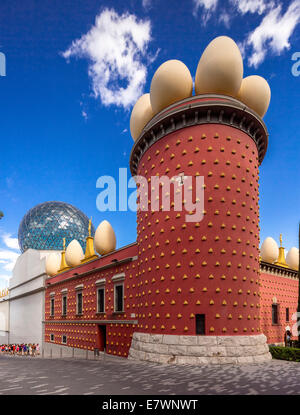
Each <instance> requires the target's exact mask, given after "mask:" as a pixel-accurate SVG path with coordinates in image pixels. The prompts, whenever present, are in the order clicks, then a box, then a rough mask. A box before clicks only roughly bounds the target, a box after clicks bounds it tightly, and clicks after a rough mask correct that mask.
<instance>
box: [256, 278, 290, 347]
mask: <svg viewBox="0 0 300 415" xmlns="http://www.w3.org/2000/svg"><path fill="white" fill-rule="evenodd" d="M260 281H261V287H260V292H261V329H262V332H263V333H264V334H265V335H266V336H267V339H268V343H282V342H283V341H284V333H285V327H286V326H290V328H291V329H292V327H293V325H294V324H295V320H292V316H293V314H294V313H295V312H296V311H297V304H298V280H297V279H295V278H291V277H284V276H279V275H272V274H269V273H266V272H263V273H262V274H261V279H260ZM274 297H276V299H277V304H278V306H279V324H278V325H273V324H272V304H273V298H274ZM286 308H289V314H290V319H289V321H286Z"/></svg>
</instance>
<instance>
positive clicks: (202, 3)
mask: <svg viewBox="0 0 300 415" xmlns="http://www.w3.org/2000/svg"><path fill="white" fill-rule="evenodd" d="M193 2H194V15H195V16H196V15H197V13H198V10H199V8H202V9H203V15H202V16H201V17H202V18H203V23H204V24H205V23H206V22H207V20H208V19H209V18H210V16H211V14H212V13H213V12H214V11H215V10H216V8H217V5H218V0H193Z"/></svg>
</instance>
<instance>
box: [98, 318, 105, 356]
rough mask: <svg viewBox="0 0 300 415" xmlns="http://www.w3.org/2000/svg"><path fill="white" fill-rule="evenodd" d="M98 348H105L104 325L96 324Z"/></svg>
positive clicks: (102, 350) (101, 349)
mask: <svg viewBox="0 0 300 415" xmlns="http://www.w3.org/2000/svg"><path fill="white" fill-rule="evenodd" d="M98 348H99V350H100V351H101V352H105V349H106V325H105V324H103V325H100V324H99V325H98Z"/></svg>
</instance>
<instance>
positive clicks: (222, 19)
mask: <svg viewBox="0 0 300 415" xmlns="http://www.w3.org/2000/svg"><path fill="white" fill-rule="evenodd" d="M230 20H231V18H230V14H229V13H226V12H223V13H222V14H220V17H219V23H223V24H224V26H225V27H227V29H228V28H229V26H230Z"/></svg>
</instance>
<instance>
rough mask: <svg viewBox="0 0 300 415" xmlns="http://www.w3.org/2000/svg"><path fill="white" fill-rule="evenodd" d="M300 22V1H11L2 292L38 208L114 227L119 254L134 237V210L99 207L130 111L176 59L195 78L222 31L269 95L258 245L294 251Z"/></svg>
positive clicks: (1, 26)
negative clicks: (49, 205) (67, 210)
mask: <svg viewBox="0 0 300 415" xmlns="http://www.w3.org/2000/svg"><path fill="white" fill-rule="evenodd" d="M299 19H300V0H289V1H286V0H285V1H283V0H282V1H280V0H274V1H265V0H247V1H246V0H240V1H236V0H226V1H221V0H185V1H182V0H172V2H170V1H166V0H143V1H142V0H128V1H126V2H125V1H113V0H105V1H96V0H85V1H84V2H83V1H79V0H64V1H59V0H43V1H42V2H36V1H34V0H26V2H24V1H21V0H10V1H2V2H1V4H0V52H3V53H5V55H6V77H0V91H1V93H0V96H1V100H2V105H1V113H0V120H1V152H0V209H1V210H3V211H4V213H5V217H4V218H3V219H2V220H1V221H0V287H1V286H3V285H6V284H7V279H8V278H9V276H10V274H11V269H12V267H13V264H14V261H15V259H16V257H17V255H18V250H17V241H16V237H17V232H18V226H19V223H20V221H21V219H22V217H23V215H24V214H25V213H26V212H27V211H28V210H29V209H30V208H31V207H32V206H34V205H36V204H38V203H41V202H44V201H47V200H60V201H65V202H68V203H71V204H73V205H75V206H77V207H78V208H80V209H81V210H83V211H84V212H85V213H86V214H87V215H88V216H93V222H94V224H95V226H98V224H99V223H100V222H101V221H102V220H103V219H107V220H109V221H110V222H111V224H112V225H113V227H114V229H115V231H116V235H117V240H118V246H119V247H120V246H122V245H125V244H128V243H131V242H133V241H135V239H136V230H135V229H136V217H135V213H133V212H105V213H103V212H99V211H98V210H97V208H96V198H97V195H98V193H99V189H96V181H97V178H98V177H99V176H102V175H111V176H114V177H118V169H119V168H120V167H127V166H128V162H129V155H130V150H131V147H132V144H133V141H132V139H131V136H130V133H129V118H130V112H131V109H132V106H133V104H134V103H135V101H136V100H137V98H138V97H139V96H140V95H142V94H143V93H145V92H148V91H149V87H150V82H151V79H152V76H153V74H154V72H155V70H156V69H157V67H158V66H159V65H160V64H161V63H163V62H164V61H166V60H168V59H179V60H182V61H183V62H184V63H185V64H186V65H187V66H188V67H189V69H190V71H191V73H192V75H193V76H194V74H195V71H196V68H197V64H198V61H199V59H200V56H201V54H202V52H203V50H204V49H205V47H206V46H207V44H208V43H209V42H210V41H211V40H212V39H213V38H214V37H216V36H219V35H228V36H230V37H232V38H233V39H234V40H235V41H236V42H237V43H238V44H239V46H240V47H241V49H242V51H243V54H244V76H247V75H251V74H258V75H261V76H263V77H265V78H266V79H267V80H268V82H269V83H270V86H271V90H272V98H271V104H270V108H269V110H268V113H267V114H266V116H265V118H264V121H265V122H266V124H267V127H268V129H269V133H270V141H269V149H268V152H267V155H266V157H265V160H264V162H263V164H262V166H261V169H260V213H261V224H260V226H261V239H262V240H263V239H264V238H265V237H267V236H272V237H273V238H275V239H278V237H279V234H280V233H283V240H284V245H285V247H286V248H290V247H292V246H297V225H298V222H299V218H300V214H299V212H300V209H299V206H300V188H299V183H300V168H299V166H300V156H299V155H300V140H299V86H300V76H299V77H295V76H293V75H292V71H291V69H292V65H293V63H294V62H293V61H292V55H293V54H294V53H295V52H300V42H299V38H300V30H299ZM124 45H125V47H124ZM125 50H126V51H127V54H126V58H125V57H124V51H125Z"/></svg>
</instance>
